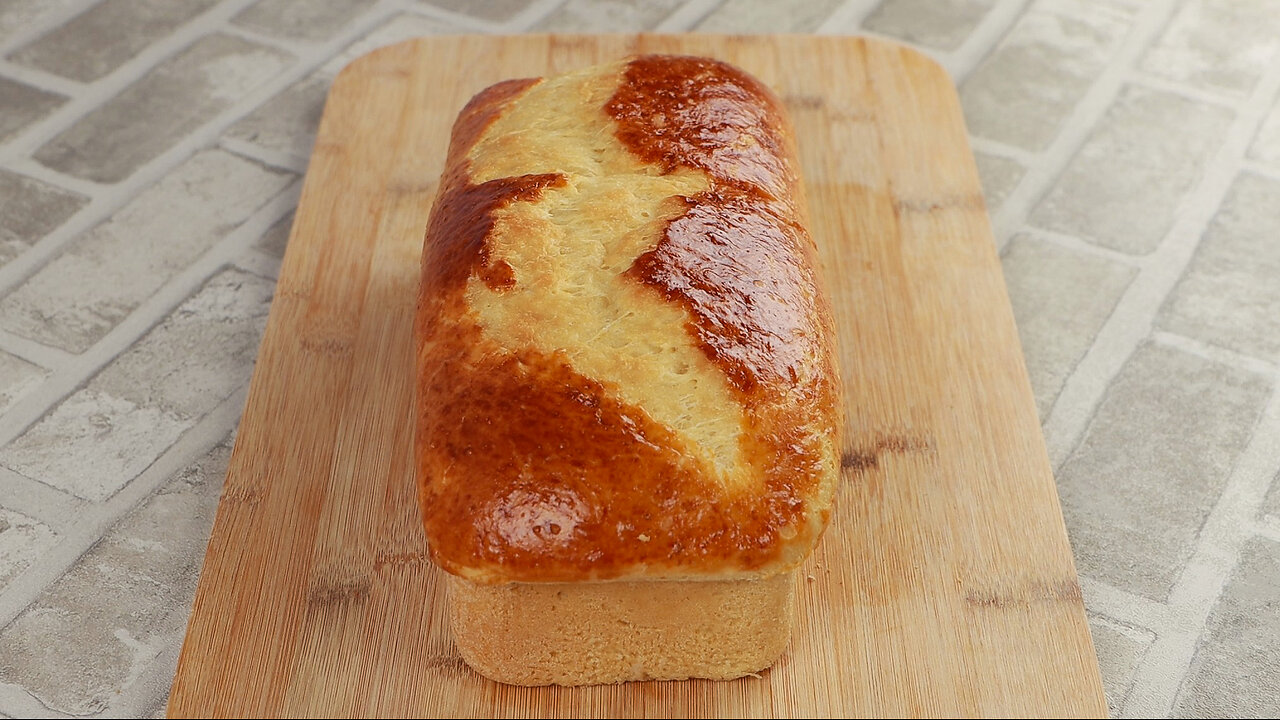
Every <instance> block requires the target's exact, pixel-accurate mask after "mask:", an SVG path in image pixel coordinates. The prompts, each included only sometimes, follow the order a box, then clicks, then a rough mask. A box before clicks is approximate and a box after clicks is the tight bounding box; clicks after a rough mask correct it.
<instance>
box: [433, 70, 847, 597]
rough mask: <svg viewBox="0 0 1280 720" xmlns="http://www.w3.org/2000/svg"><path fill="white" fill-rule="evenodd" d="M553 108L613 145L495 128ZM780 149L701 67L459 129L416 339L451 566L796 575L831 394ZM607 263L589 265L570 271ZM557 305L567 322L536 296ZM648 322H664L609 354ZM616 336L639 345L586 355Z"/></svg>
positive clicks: (572, 573)
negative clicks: (559, 289)
mask: <svg viewBox="0 0 1280 720" xmlns="http://www.w3.org/2000/svg"><path fill="white" fill-rule="evenodd" d="M522 104H523V106H522ZM540 104H541V105H540ZM542 105H546V106H547V107H548V108H554V107H559V108H560V109H561V112H564V113H568V114H573V113H577V114H578V115H574V116H572V117H571V120H573V121H576V122H577V123H578V124H580V125H584V126H589V127H592V128H594V127H599V128H602V129H607V130H609V131H611V133H608V134H606V133H600V132H596V133H581V132H580V133H578V134H577V135H574V134H573V133H574V130H575V128H572V127H570V128H568V129H565V130H563V131H561V130H556V128H555V127H551V128H549V129H548V128H542V129H539V128H530V127H527V124H526V125H521V124H519V123H508V124H507V125H515V127H508V126H507V125H503V122H502V120H503V119H504V118H506V117H507V116H510V117H512V118H515V117H517V115H518V114H519V113H520V112H522V111H526V110H527V111H529V112H531V113H533V115H532V116H533V117H535V118H547V116H546V114H545V113H544V114H543V115H537V111H539V108H540V107H542ZM524 106H528V107H524ZM546 122H547V123H548V124H549V125H554V124H555V123H554V122H553V120H552V119H550V118H547V119H546ZM499 126H502V127H499ZM538 132H541V133H542V134H541V135H531V133H538ZM557 133H559V134H557ZM789 135H790V133H789V130H788V129H787V125H786V123H785V120H784V118H783V117H782V114H781V109H780V105H779V103H778V102H777V100H776V99H775V98H773V96H772V95H771V94H770V93H769V92H768V91H767V90H766V89H765V88H764V87H763V86H762V85H760V84H759V83H758V82H757V81H755V80H754V79H752V78H750V77H749V76H747V75H745V74H744V73H742V72H741V71H739V70H736V69H734V68H732V67H730V66H728V65H725V64H723V63H719V62H717V61H712V60H706V59H701V58H683V57H670V56H643V57H640V58H636V59H633V60H632V61H630V62H629V63H627V64H625V65H613V66H604V67H600V68H593V69H589V70H587V71H583V72H581V73H576V74H574V75H571V76H566V77H562V78H557V79H554V80H549V81H544V83H536V81H515V82H513V83H505V84H502V85H499V86H495V87H494V88H490V89H489V90H487V91H485V92H484V93H482V94H481V95H479V96H477V98H476V99H475V100H473V101H472V103H470V104H469V105H468V108H467V109H466V110H464V111H463V113H462V114H461V115H460V117H459V121H458V124H457V125H456V126H455V129H454V137H453V142H452V144H451V147H450V154H449V160H448V167H447V168H446V172H445V176H444V178H443V179H442V184H441V188H440V191H439V194H438V196H437V200H436V204H435V207H434V208H433V210H432V216H431V221H430V224H429V227H428V231H427V237H426V245H425V249H424V254H423V283H422V298H421V303H420V309H419V317H418V337H419V357H418V363H419V367H420V368H421V377H420V383H419V408H420V413H419V418H418V421H419V425H418V428H419V435H418V450H419V459H420V469H421V475H420V482H421V497H422V503H423V509H424V517H425V521H426V529H427V534H428V538H429V541H430V545H431V550H432V555H433V558H434V559H435V560H436V562H437V563H438V564H440V565H441V566H442V567H443V568H444V569H446V570H448V571H450V572H451V573H454V574H456V575H461V576H464V577H467V578H470V579H471V580H474V581H478V582H485V583H501V582H513V581H525V582H552V581H557V582H571V581H579V580H601V579H616V578H637V577H651V578H652V577H668V578H671V577H683V578H702V579H708V578H710V579H719V578H725V577H733V576H742V575H769V574H774V573H777V572H781V571H783V570H787V569H790V568H793V567H795V566H796V565H797V564H798V563H799V562H800V561H801V560H802V559H803V558H804V557H805V556H806V555H807V554H808V552H809V550H810V549H811V548H812V547H813V545H814V544H815V543H816V542H817V539H818V536H819V534H820V533H821V530H822V528H823V527H824V526H825V523H826V517H827V514H828V512H829V508H830V503H831V496H832V493H833V491H834V485H835V478H836V475H837V472H838V461H837V458H836V447H838V444H837V439H836V433H837V431H838V427H839V416H838V412H839V411H838V398H839V388H838V377H839V376H838V374H837V372H836V369H835V367H834V359H833V358H834V348H833V344H832V343H833V337H832V322H831V317H830V312H829V310H828V308H827V306H826V301H825V299H824V296H823V294H822V291H821V287H820V281H819V278H818V274H817V269H816V261H815V252H814V247H813V243H812V240H811V239H810V238H809V236H808V234H807V232H806V230H805V222H804V217H803V215H802V212H803V211H802V202H800V201H799V193H800V191H799V187H798V180H797V174H796V167H795V159H794V150H793V148H792V146H791V142H790V140H789ZM593 143H598V145H592V144H593ZM532 145H537V146H538V147H537V148H536V151H535V152H530V147H531V146H532ZM586 145H591V147H585V146H586ZM579 146H584V147H579ZM580 150H581V152H579V151H580ZM521 152H524V153H527V157H528V158H529V159H527V160H524V159H522V158H524V157H526V156H523V155H520V153H521ZM544 156H545V157H562V158H564V159H562V160H560V161H558V164H554V165H551V166H540V161H539V159H540V158H542V157H544ZM579 157H584V158H586V159H585V160H582V161H581V162H579ZM513 158H514V159H513ZM543 165H545V163H544V164H543ZM513 170H514V172H513ZM619 178H621V182H619ZM677 188H686V189H685V190H679V189H677ZM614 194H618V197H619V198H622V199H621V200H620V201H619V202H620V203H621V205H619V203H614V202H613V200H612V198H613V196H614ZM641 207H643V208H644V209H643V210H641V209H640V208H641ZM628 211H631V212H630V215H631V216H634V217H630V216H628V219H626V221H625V222H624V219H623V218H622V217H621V216H622V215H626V214H627V213H628ZM615 214H617V215H618V217H617V218H614V215H615ZM627 223H630V224H629V225H628V224H627ZM624 225H625V226H626V227H627V228H630V229H627V230H623V229H622V228H623V226H624ZM601 228H603V230H601ZM609 228H616V229H615V230H613V231H612V233H610V231H609ZM601 233H603V234H601ZM600 244H603V246H604V247H603V251H602V252H603V253H604V254H603V256H602V257H603V258H604V259H603V260H591V261H589V262H588V261H586V260H583V259H582V258H578V257H577V256H578V255H582V254H584V253H588V251H591V247H594V246H595V245H600ZM615 245H616V246H617V247H616V248H615ZM544 246H545V248H546V250H545V251H544V250H543V249H542V248H543V247H544ZM587 246H591V247H587ZM530 247H536V248H537V249H538V251H537V252H533V251H531V250H529V249H528V248H530ZM627 248H631V249H632V250H629V251H628V252H630V253H631V254H628V252H623V249H627ZM615 250H616V252H615ZM611 254H618V255H619V257H618V258H614V259H613V260H610V257H611V256H612V255H611ZM592 257H597V256H594V255H593V256H592ZM566 258H568V259H566ZM575 262H577V263H578V264H577V265H575V264H574V263H575ZM610 262H612V263H613V264H612V265H610V264H609V263H610ZM602 265H604V266H607V267H609V268H614V269H613V270H610V271H609V272H608V273H606V275H608V277H605V278H604V279H599V278H597V279H595V280H589V279H586V278H585V276H586V275H590V274H596V275H598V274H599V271H600V268H601V266H602ZM579 274H582V275H583V278H579V277H578V275H579ZM591 283H595V285H592V284H591ZM560 284H564V285H566V286H568V290H566V291H565V293H568V295H569V296H571V297H569V299H568V300H565V299H564V298H563V297H560V298H558V299H557V297H556V296H551V295H548V292H550V291H549V290H548V288H547V286H549V285H557V286H558V285H560ZM584 288H585V289H584ZM600 288H606V289H600ZM574 293H577V294H576V295H575V294H574ZM562 294H563V293H562ZM548 298H550V299H548ZM552 301H555V302H566V303H568V304H563V305H557V306H556V307H557V308H567V309H568V310H567V311H566V312H567V313H573V312H577V309H578V308H587V309H586V310H582V313H583V314H582V316H581V317H573V318H568V319H566V318H564V317H559V316H557V315H556V313H554V312H549V311H548V307H549V305H548V303H549V302H552ZM561 314H564V313H561ZM604 316H607V317H604ZM651 316H652V317H661V318H672V319H673V320H674V322H672V323H670V324H663V323H661V322H659V323H652V322H651V323H649V324H648V325H636V326H635V329H634V330H633V331H631V332H630V334H629V335H621V336H619V335H618V330H617V328H618V327H619V326H620V324H621V327H625V326H626V324H627V323H632V324H633V325H635V324H636V320H635V318H637V317H651ZM592 323H596V324H597V325H598V327H594V328H593V329H591V330H590V332H587V331H586V330H584V331H583V332H582V333H580V336H579V335H575V334H574V330H575V326H576V325H583V326H586V325H591V324H592ZM610 333H614V334H613V335H610ZM550 337H556V338H569V339H568V340H564V341H562V342H558V343H557V342H550V341H548V339H547V338H550ZM610 337H621V338H622V339H621V340H619V341H618V342H619V344H622V345H627V346H626V347H622V348H620V349H619V350H617V351H616V352H613V351H609V352H602V351H600V350H599V348H598V347H597V346H598V345H600V344H601V343H605V342H607V341H608V339H609V338H610ZM633 338H634V339H636V340H637V342H640V343H641V344H642V345H643V346H644V347H642V348H639V349H637V348H635V347H630V344H631V340H632V339H633ZM646 352H647V353H649V354H650V355H652V358H651V359H650V360H649V361H648V362H650V363H653V364H660V363H664V362H666V363H668V364H669V365H670V368H671V369H670V371H669V372H668V371H666V370H663V372H661V373H659V374H657V375H654V374H653V373H652V372H650V370H652V368H646V367H641V365H643V364H644V363H645V362H646V357H645V353H646ZM690 353H693V354H690ZM670 358H676V360H670ZM663 367H666V366H663ZM698 398H701V400H700V401H698V402H695V401H694V400H695V399H698ZM706 398H712V399H713V401H712V402H708V401H707V400H706Z"/></svg>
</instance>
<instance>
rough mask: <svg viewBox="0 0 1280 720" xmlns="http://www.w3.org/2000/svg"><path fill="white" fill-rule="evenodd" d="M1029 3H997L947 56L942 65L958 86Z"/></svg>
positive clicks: (1010, 0)
mask: <svg viewBox="0 0 1280 720" xmlns="http://www.w3.org/2000/svg"><path fill="white" fill-rule="evenodd" d="M1029 4H1030V0H1002V2H998V3H996V5H995V7H993V8H991V9H990V10H988V11H987V14H986V15H984V16H983V17H982V21H981V22H979V23H978V26H977V27H975V28H974V29H973V31H972V32H970V33H969V37H967V38H965V41H964V42H963V43H962V44H961V45H960V47H959V48H957V49H956V50H954V51H952V53H951V54H950V55H948V56H947V60H946V62H944V63H943V65H944V66H945V67H946V68H947V71H948V72H950V73H951V77H952V79H953V80H954V81H955V83H956V85H957V86H959V85H960V83H962V82H964V79H965V78H967V77H969V74H970V73H972V72H973V70H974V68H976V67H977V66H978V63H980V62H982V60H983V59H984V58H986V56H987V55H988V54H990V53H991V51H992V50H994V49H995V48H996V46H998V45H999V44H1000V40H1001V39H1003V38H1004V36H1005V33H1007V32H1008V31H1009V28H1011V27H1013V24H1014V23H1015V22H1017V21H1018V19H1019V18H1021V17H1022V15H1023V13H1025V12H1026V10H1027V6H1028V5H1029Z"/></svg>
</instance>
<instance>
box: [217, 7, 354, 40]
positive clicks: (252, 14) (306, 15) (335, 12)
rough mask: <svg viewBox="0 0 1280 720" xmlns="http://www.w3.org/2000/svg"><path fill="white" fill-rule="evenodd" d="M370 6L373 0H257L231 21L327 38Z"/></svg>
mask: <svg viewBox="0 0 1280 720" xmlns="http://www.w3.org/2000/svg"><path fill="white" fill-rule="evenodd" d="M371 7H373V0H344V2H315V0H260V1H259V2H256V3H254V4H253V5H250V6H249V7H248V8H245V9H244V10H242V11H241V12H240V14H239V15H236V16H235V17H234V18H233V19H232V20H231V22H233V23H234V24H236V25H239V26H241V27H244V28H248V29H250V30H256V31H257V32H260V33H264V34H266V35H280V36H283V37H290V38H302V39H305V40H327V39H329V38H330V37H332V36H333V35H334V34H335V33H337V32H338V31H339V30H341V29H342V28H343V27H345V26H346V25H347V23H349V22H351V21H352V20H353V19H355V18H356V17H358V16H359V15H360V14H361V13H363V12H364V11H366V10H368V9H369V8H371Z"/></svg>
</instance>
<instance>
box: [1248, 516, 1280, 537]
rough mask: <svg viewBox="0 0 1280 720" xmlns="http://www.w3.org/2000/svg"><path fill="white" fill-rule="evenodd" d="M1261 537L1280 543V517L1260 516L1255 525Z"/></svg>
mask: <svg viewBox="0 0 1280 720" xmlns="http://www.w3.org/2000/svg"><path fill="white" fill-rule="evenodd" d="M1254 527H1255V529H1256V530H1257V532H1258V536H1259V537H1263V538H1266V539H1267V540H1270V541H1272V542H1277V543H1280V517H1274V516H1268V517H1264V518H1260V519H1259V520H1258V521H1257V522H1256V523H1255V525H1254Z"/></svg>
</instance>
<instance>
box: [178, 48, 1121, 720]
mask: <svg viewBox="0 0 1280 720" xmlns="http://www.w3.org/2000/svg"><path fill="white" fill-rule="evenodd" d="M633 52H678V53H694V54H704V55H711V56H715V57H719V58H722V59H724V60H727V61H729V62H732V63H735V64H738V65H740V66H742V67H744V68H745V69H747V70H748V71H750V72H751V73H753V74H755V75H756V76H758V77H759V78H761V79H762V80H764V81H765V83H767V84H768V85H770V86H771V87H773V88H774V89H775V90H776V91H777V92H778V94H779V95H780V96H781V97H782V98H783V100H784V101H785V102H786V104H787V106H788V107H789V108H790V112H791V116H792V119H793V121H794V123H795V125H796V128H797V131H798V138H799V144H800V152H801V160H802V165H803V168H804V175H805V180H806V183H807V188H808V195H809V201H810V202H809V204H810V206H811V209H812V217H813V227H812V231H813V234H814V237H815V238H816V240H817V242H818V245H819V247H820V249H821V255H822V261H823V265H824V268H825V272H826V277H827V281H828V285H829V287H830V290H831V292H832V294H833V300H834V306H835V311H836V321H837V327H838V331H839V335H840V350H841V360H842V362H843V371H844V382H845V386H846V388H847V397H846V402H847V408H848V410H847V412H848V428H847V433H846V436H847V445H846V447H845V448H844V462H843V467H844V475H843V483H842V485H841V488H840V492H839V497H838V506H837V508H838V509H837V512H836V513H835V515H834V518H833V522H832V526H831V529H830V530H829V531H828V532H827V534H826V536H825V537H824V539H823V541H822V544H821V545H820V547H819V548H818V550H817V552H816V553H815V554H814V556H813V558H812V559H811V561H810V562H809V564H808V565H807V566H806V568H805V570H804V576H803V577H804V581H803V582H802V586H803V587H802V592H801V597H800V609H799V618H800V620H799V626H798V630H797V632H796V634H795V637H794V639H793V641H792V643H791V646H790V648H789V650H788V651H787V653H786V655H785V656H784V657H783V658H782V660H781V661H780V662H779V663H778V664H777V665H775V666H774V667H773V668H772V669H771V670H769V671H767V672H765V673H763V674H762V676H761V677H758V678H744V679H742V680H738V681H734V682H727V683H714V682H705V681H690V682H665V683H630V684H626V685H617V686H607V687H593V688H585V689H563V688H538V689H528V688H515V687H506V686H501V685H498V684H495V683H492V682H490V681H488V680H485V679H483V678H481V677H479V676H478V675H476V674H475V673H473V672H472V671H471V670H470V669H469V668H467V667H466V665H464V664H463V662H462V661H461V659H460V658H459V657H458V654H457V651H456V650H455V648H454V646H453V642H452V640H451V639H450V635H449V630H448V627H447V623H446V621H445V612H444V606H443V603H444V595H443V592H442V585H443V583H442V579H441V577H440V574H439V571H437V570H435V569H434V567H433V566H432V565H431V564H430V563H429V562H428V560H427V557H426V554H425V550H426V548H425V543H424V539H423V535H422V530H421V526H420V521H419V516H418V508H417V505H416V503H415V494H414V492H415V491H414V478H413V472H414V471H413V464H412V461H411V456H412V451H411V439H412V438H413V422H414V414H413V412H412V398H413V377H414V369H413V367H412V362H411V359H412V351H411V345H412V339H411V326H412V318H413V313H414V303H415V295H416V285H417V282H418V259H419V255H420V252H421V242H422V236H423V230H424V227H425V224H426V220H427V214H428V211H429V209H430V205H431V201H432V197H433V195H434V193H435V188H436V181H437V178H438V177H439V175H440V171H441V169H442V165H443V161H444V154H445V146H446V142H447V138H448V134H449V128H450V125H451V123H452V121H453V119H454V116H455V114H456V113H457V111H458V110H459V109H460V108H461V107H462V105H463V104H464V103H465V102H466V100H467V99H468V98H469V97H470V96H471V95H472V94H473V93H475V92H477V91H478V90H480V89H481V88H483V87H485V86H486V85H488V84H490V83H493V82H495V81H498V80H502V79H506V78H512V77H528V76H532V75H545V74H549V73H556V72H560V71H565V70H569V69H573V68H578V67H583V66H586V65H589V64H593V63H597V62H602V61H606V60H610V59H613V58H617V57H620V56H622V55H625V54H628V53H633ZM169 713H170V715H172V716H175V717H176V716H209V715H215V716H258V715H325V716H337V717H348V716H353V715H380V716H386V715H407V716H428V717H430V716H441V715H444V716H450V715H478V716H495V715H497V716H562V715H568V716H584V715H586V716H590V715H599V716H609V717H620V716H658V717H672V716H676V717H679V716H724V715H731V716H769V715H779V716H808V717H813V716H815V715H816V716H819V717H821V716H881V717H884V716H895V715H1005V716H1039V715H1070V716H1074V715H1081V716H1083V715H1093V716H1102V715H1104V714H1105V713H1106V703H1105V701H1104V699H1103V694H1102V689H1101V685H1100V682H1099V677H1098V668H1097V664H1096V661H1095V659H1094V654H1093V645H1092V642H1091V640H1090V637H1089V629H1088V625H1087V622H1086V619H1085V613H1084V607H1083V604H1082V601H1081V596H1080V586H1079V584H1078V583H1077V580H1076V573H1075V569H1074V567H1073V564H1072V557H1071V551H1070V548H1069V546H1068V544H1067V535H1066V531H1065V529H1064V527H1063V522H1062V515H1061V512H1060V510H1059V507H1058V497H1057V492H1056V489H1055V486H1054V481H1053V476H1052V473H1051V471H1050V467H1049V463H1048V459H1047V457H1046V454H1045V449H1044V442H1043V439H1042V437H1041V435H1040V426H1039V422H1038V420H1037V415H1036V409H1035V404H1034V402H1033V400H1032V394H1031V388H1030V385H1029V383H1028V381H1027V373H1026V370H1025V368H1024V366H1023V361H1022V354H1021V351H1020V348H1019V344H1018V336H1017V332H1016V330H1015V327H1014V322H1013V314H1012V312H1011V310H1010V307H1009V300H1008V297H1007V296H1006V294H1005V286H1004V282H1003V279H1002V277H1001V273H1000V263H999V260H998V259H997V257H996V252H995V247H994V244H993V242H992V238H991V231H990V228H989V225H988V221H987V216H986V212H985V209H984V205H983V200H982V193H981V190H980V187H979V184H978V176H977V173H976V170H975V167H974V163H973V158H972V156H971V155H970V152H969V149H968V144H967V140H966V136H965V130H964V124H963V121H962V119H961V112H960V107H959V104H958V102H957V99H956V94H955V91H954V89H953V87H952V84H951V81H950V79H949V78H948V77H947V75H946V73H945V72H944V71H943V70H942V69H940V68H939V67H938V66H937V65H936V64H934V63H933V62H931V61H929V60H928V59H926V58H924V57H923V56H921V55H920V54H918V53H915V52H913V51H911V50H908V49H905V48H902V47H899V46H896V45H891V44H888V43H884V42H878V41H873V40H864V39H859V38H830V37H799V36H773V37H770V36H762V37H721V36H698V35H685V36H650V35H641V36H638V37H637V36H604V37H597V36H559V37H551V36H532V35H531V36H520V37H439V38H426V39H421V40H415V41H411V42H407V43H402V44H399V45H395V46H392V47H389V48H384V49H382V50H378V51H376V52H374V53H372V54H370V55H366V56H365V57H363V58H361V59H359V60H357V61H355V62H354V63H352V65H351V66H349V67H348V68H347V69H346V70H345V71H343V73H342V74H341V75H340V76H339V77H338V79H337V80H336V81H335V82H334V85H333V89H332V91H331V92H330V94H329V101H328V105H327V107H326V109H325V114H324V119H323V121H322V122H321V124H320V130H319V137H318V139H317V141H316V144H315V150H314V152H313V155H312V158H311V167H310V170H309V171H308V173H307V179H306V185H305V188H304V190H303V194H302V200H301V203H300V206H299V208H298V212H297V216H296V220H295V221H294V227H293V233H292V236H291V238H290V240H289V248H288V252H287V253H286V255H285V258H284V265H283V267H282V268H281V271H280V280H279V286H278V288H277V291H276V296H275V302H274V304H273V306H272V308H271V316H270V320H269V322H268V324H267V330H266V336H265V338H264V339H263V342H262V348H261V350H260V353H259V356H258V364H257V367H256V369H255V370H254V376H253V382H252V386H251V390H250V393H249V399H248V405H247V407H246V409H245V414H244V419H243V420H242V422H241V425H240V431H239V435H238V437H237V440H236V446H235V451H234V453H233V455H232V458H231V467H230V469H229V471H228V473H227V480H226V487H225V489H224V491H223V496H222V502H221V505H220V506H219V508H218V515H217V521H216V522H215V524H214V528H213V536H212V538H211V540H210V542H209V549H208V555H207V557H206V559H205V565H204V571H203V574H202V575H201V578H200V586H199V590H198V592H197V594H196V600H195V607H194V610H193V612H192V616H191V621H190V625H189V628H188V630H187V638H186V644H185V645H184V646H183V650H182V655H181V658H180V660H179V663H178V673H177V677H176V679H175V680H174V685H173V694H172V696H171V699H170V703H169Z"/></svg>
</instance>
